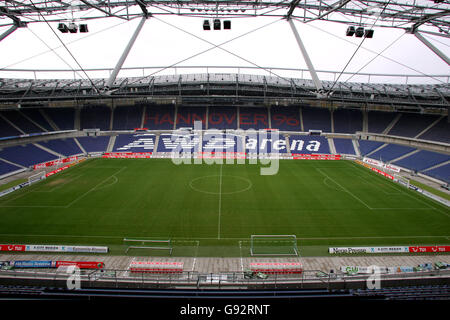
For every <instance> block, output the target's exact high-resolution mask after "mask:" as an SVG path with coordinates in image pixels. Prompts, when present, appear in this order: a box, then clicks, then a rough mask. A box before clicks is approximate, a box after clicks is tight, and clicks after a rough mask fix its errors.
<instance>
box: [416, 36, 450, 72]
mask: <svg viewBox="0 0 450 320" xmlns="http://www.w3.org/2000/svg"><path fill="white" fill-rule="evenodd" d="M414 35H415V36H416V38H417V39H419V40H420V41H421V42H422V43H423V44H424V45H426V46H427V47H428V48H429V49H430V50H431V51H433V52H434V53H435V54H436V55H437V56H438V57H439V58H441V59H442V60H443V61H444V62H445V63H446V64H447V65H450V59H449V58H448V57H447V55H446V54H445V53H444V52H442V51H441V50H439V49H438V48H436V47H435V46H434V45H433V44H432V43H431V42H430V41H428V40H427V39H426V38H425V37H424V36H423V35H421V34H420V32H418V31H416V32H414Z"/></svg>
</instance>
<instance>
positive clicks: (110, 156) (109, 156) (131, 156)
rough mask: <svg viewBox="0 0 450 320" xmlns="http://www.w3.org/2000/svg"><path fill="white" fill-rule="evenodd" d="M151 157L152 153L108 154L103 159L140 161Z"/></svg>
mask: <svg viewBox="0 0 450 320" xmlns="http://www.w3.org/2000/svg"><path fill="white" fill-rule="evenodd" d="M151 157H152V153H151V152H107V153H105V154H104V155H103V158H106V159H139V158H151Z"/></svg>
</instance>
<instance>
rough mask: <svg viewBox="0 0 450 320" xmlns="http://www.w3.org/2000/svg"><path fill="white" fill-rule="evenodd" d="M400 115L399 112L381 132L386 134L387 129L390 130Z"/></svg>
mask: <svg viewBox="0 0 450 320" xmlns="http://www.w3.org/2000/svg"><path fill="white" fill-rule="evenodd" d="M401 116H402V114H401V113H399V114H398V115H397V116H396V117H395V118H394V120H392V122H391V123H390V124H389V125H388V126H387V127H386V129H384V131H383V132H382V134H388V133H389V131H391V129H392V128H393V127H394V126H395V125H396V124H397V122H398V121H399V120H400V117H401Z"/></svg>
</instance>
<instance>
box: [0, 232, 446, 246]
mask: <svg viewBox="0 0 450 320" xmlns="http://www.w3.org/2000/svg"><path fill="white" fill-rule="evenodd" d="M0 236H2V237H4V236H19V237H61V238H101V239H123V236H83V235H67V234H63V235H60V234H16V233H12V234H8V233H1V234H0ZM449 237H450V236H448V235H447V236H380V237H310V238H308V237H304V238H301V237H297V239H301V240H314V239H319V240H330V239H331V240H332V239H408V238H446V239H449ZM141 238H143V239H147V238H146V237H141ZM172 240H175V241H180V242H183V241H190V242H197V245H198V241H199V240H217V238H176V237H175V238H172ZM221 240H248V241H250V239H249V238H221Z"/></svg>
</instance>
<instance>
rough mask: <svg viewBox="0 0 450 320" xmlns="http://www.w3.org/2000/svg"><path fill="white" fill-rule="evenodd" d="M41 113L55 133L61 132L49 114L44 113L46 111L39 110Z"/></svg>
mask: <svg viewBox="0 0 450 320" xmlns="http://www.w3.org/2000/svg"><path fill="white" fill-rule="evenodd" d="M39 112H40V113H41V115H42V117H44V119H45V120H46V121H47V122H48V124H49V125H50V126H51V127H52V128H53V130H55V131H59V130H60V129H59V128H58V126H57V125H56V123H55V122H54V121H53V120H52V118H50V117H49V116H48V114H47V113H46V112H45V111H44V109H39Z"/></svg>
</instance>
